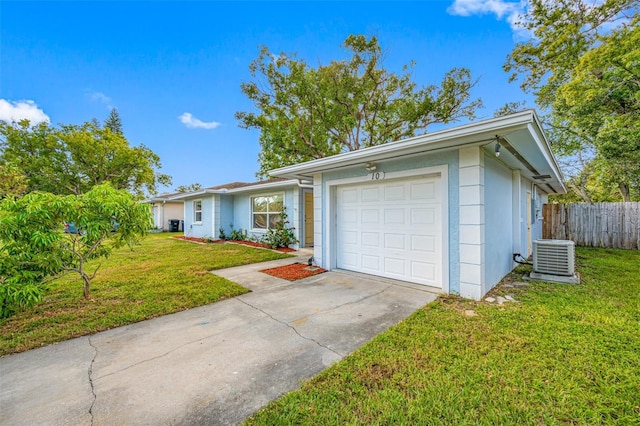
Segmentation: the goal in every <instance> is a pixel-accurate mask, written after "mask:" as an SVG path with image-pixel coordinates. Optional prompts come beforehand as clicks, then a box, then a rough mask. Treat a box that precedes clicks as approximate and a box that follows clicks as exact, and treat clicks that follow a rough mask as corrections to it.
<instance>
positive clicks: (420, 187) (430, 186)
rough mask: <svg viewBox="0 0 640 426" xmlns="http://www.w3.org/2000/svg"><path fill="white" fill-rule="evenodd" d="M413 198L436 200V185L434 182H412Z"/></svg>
mask: <svg viewBox="0 0 640 426" xmlns="http://www.w3.org/2000/svg"><path fill="white" fill-rule="evenodd" d="M410 188H411V199H412V200H435V199H436V185H435V183H434V182H421V183H411V184H410Z"/></svg>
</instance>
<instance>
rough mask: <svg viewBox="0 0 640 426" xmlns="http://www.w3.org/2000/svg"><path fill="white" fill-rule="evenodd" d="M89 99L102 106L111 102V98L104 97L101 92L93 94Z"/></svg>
mask: <svg viewBox="0 0 640 426" xmlns="http://www.w3.org/2000/svg"><path fill="white" fill-rule="evenodd" d="M91 99H92V100H94V101H98V102H101V103H103V104H105V105H106V104H109V103H110V102H111V98H110V97H108V96H107V95H105V94H104V93H102V92H94V93H92V94H91Z"/></svg>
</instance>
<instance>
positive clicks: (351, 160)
mask: <svg viewBox="0 0 640 426" xmlns="http://www.w3.org/2000/svg"><path fill="white" fill-rule="evenodd" d="M533 121H534V112H533V110H527V111H522V112H519V113H516V114H511V115H508V116H504V117H498V118H492V119H490V120H485V121H481V122H478V123H470V124H465V125H463V126H459V127H455V128H452V129H445V130H440V131H438V132H434V133H427V134H424V135H420V136H414V137H412V138H408V139H403V140H400V141H395V142H390V143H387V144H383V145H378V146H373V147H369V148H362V149H359V150H357V151H351V152H345V153H342V154H338V155H333V156H331V157H326V158H320V159H317V160H312V161H307V162H305V163H301V164H294V165H291V166H287V167H281V168H279V169H275V170H271V171H270V172H269V174H270V175H272V176H280V177H293V178H298V179H301V178H308V177H309V176H312V175H313V174H314V173H318V172H322V171H323V170H326V169H328V168H336V167H346V166H350V165H355V164H358V163H361V162H366V161H373V160H380V159H384V158H386V157H389V156H399V155H410V154H414V153H419V152H427V151H432V150H436V149H442V148H450V149H454V148H457V147H458V145H463V144H467V143H470V142H468V139H469V138H471V137H473V136H474V135H476V134H478V135H481V134H485V135H490V134H492V133H494V132H500V131H504V130H505V129H512V128H518V127H523V126H527V125H528V124H530V123H532V122H533ZM456 141H457V143H456ZM488 141H489V140H478V141H477V142H471V143H477V144H478V145H481V144H483V143H487V142H488Z"/></svg>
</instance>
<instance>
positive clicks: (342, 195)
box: [245, 110, 566, 300]
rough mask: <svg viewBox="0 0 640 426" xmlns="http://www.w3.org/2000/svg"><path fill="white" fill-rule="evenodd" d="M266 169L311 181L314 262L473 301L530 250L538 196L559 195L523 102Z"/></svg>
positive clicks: (557, 178)
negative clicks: (511, 110)
mask: <svg viewBox="0 0 640 426" xmlns="http://www.w3.org/2000/svg"><path fill="white" fill-rule="evenodd" d="M270 174H271V175H272V176H275V177H280V178H284V179H295V180H299V181H300V182H305V181H307V182H309V181H312V182H313V206H314V221H315V223H314V225H313V229H314V232H315V236H314V238H313V241H314V258H315V261H316V263H317V264H318V265H319V266H321V267H323V268H325V269H328V270H334V269H343V270H350V271H356V272H361V273H366V274H372V275H378V276H382V277H388V278H393V279H398V280H404V281H409V282H412V283H417V284H422V285H426V286H430V287H435V288H438V289H441V290H442V291H443V292H446V293H454V294H460V295H461V296H463V297H466V298H471V299H476V300H478V299H481V298H482V297H483V296H484V295H485V294H486V293H487V292H488V291H489V290H491V288H492V287H494V286H495V285H496V284H497V283H498V282H499V281H500V280H501V279H502V278H503V277H504V276H505V275H506V274H507V273H509V272H510V271H511V270H512V269H513V268H514V267H515V266H516V263H515V262H514V259H513V255H514V253H519V254H521V255H522V256H524V257H528V256H529V255H530V254H531V253H532V241H533V240H535V239H539V238H542V204H543V203H545V202H546V201H547V196H548V195H549V194H556V193H565V192H566V188H565V186H564V183H563V178H562V174H561V172H560V169H559V167H558V164H557V163H556V160H555V159H554V157H553V154H552V153H551V149H550V145H549V142H548V140H547V138H546V137H545V135H544V133H543V131H542V127H541V124H540V120H539V118H538V116H537V115H536V113H535V112H534V111H531V110H529V111H523V112H519V113H515V114H511V115H508V116H504V117H499V118H494V119H490V120H485V121H480V122H476V123H472V124H467V125H463V126H460V127H456V128H452V129H447V130H442V131H437V132H434V133H427V134H424V135H421V136H416V137H412V138H409V139H405V140H401V141H397V142H392V143H388V144H384V145H380V146H375V147H370V148H365V149H361V150H358V151H352V152H347V153H343V154H339V155H335V156H332V157H326V158H321V159H318V160H313V161H309V162H305V163H301V164H296V165H291V166H287V167H283V168H280V169H276V170H273V171H271V172H270ZM290 182H293V181H290ZM245 212H246V213H247V214H248V211H247V209H246V208H245Z"/></svg>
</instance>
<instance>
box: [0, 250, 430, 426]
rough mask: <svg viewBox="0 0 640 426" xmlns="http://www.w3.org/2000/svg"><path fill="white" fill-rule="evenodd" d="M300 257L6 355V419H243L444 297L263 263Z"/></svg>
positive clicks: (2, 383)
mask: <svg viewBox="0 0 640 426" xmlns="http://www.w3.org/2000/svg"><path fill="white" fill-rule="evenodd" d="M308 257H309V256H308V255H307V254H306V253H305V254H303V255H302V256H301V257H300V258H299V260H300V261H306V259H307V258H308ZM294 261H295V259H283V260H277V261H272V262H265V263H261V264H254V265H247V266H242V267H236V268H230V269H225V270H220V271H215V273H216V274H218V275H221V276H223V277H226V278H228V279H231V280H232V281H235V282H238V283H240V284H242V285H244V286H246V287H248V288H250V289H251V290H252V292H251V293H247V294H245V295H242V296H239V297H235V298H233V299H229V300H225V301H222V302H218V303H214V304H212V305H208V306H203V307H199V308H195V309H190V310H188V311H184V312H180V313H177V314H172V315H167V316H164V317H161V318H156V319H153V320H149V321H143V322H140V323H136V324H132V325H129V326H126V327H120V328H117V329H113V330H109V331H105V332H101V333H97V334H95V335H92V336H87V337H82V338H78V339H73V340H69V341H66V342H63V343H60V344H57V345H51V346H47V347H43V348H40V349H35V350H32V351H28V352H25V353H21V354H16V355H10V356H6V357H3V358H0V424H2V425H45V424H46V425H114V424H134V425H166V424H207V425H215V424H236V423H238V422H241V421H242V420H243V419H245V418H246V417H248V416H250V415H251V414H252V413H254V412H255V411H256V410H258V409H259V408H260V407H262V406H264V405H265V404H267V403H268V402H269V401H271V400H273V399H275V398H277V397H279V396H280V395H282V394H283V393H285V392H287V391H290V390H293V389H296V388H297V387H299V385H300V381H301V380H303V379H307V378H310V377H312V376H314V375H315V374H317V373H319V372H320V371H322V370H324V369H325V368H327V367H328V366H330V365H331V364H333V363H335V362H336V361H338V360H340V359H341V358H342V357H344V356H345V355H348V354H349V353H351V352H352V351H354V350H355V349H357V348H358V347H360V346H361V345H362V344H364V343H365V342H367V341H369V340H370V339H372V338H373V337H374V336H375V335H377V334H378V333H380V332H382V331H383V330H385V329H386V328H388V327H389V326H390V325H392V324H395V323H397V322H399V321H401V320H402V319H404V318H406V317H407V316H409V315H410V314H411V313H412V312H413V311H415V310H416V309H418V308H420V307H422V306H424V305H425V304H426V303H428V302H430V301H432V300H434V299H435V298H436V297H437V292H435V291H434V290H433V289H429V288H427V287H423V286H419V285H412V284H407V283H401V282H396V281H391V280H384V279H379V278H374V277H370V276H366V275H360V274H353V273H346V272H345V273H342V272H328V273H324V274H321V275H317V276H314V277H310V278H307V279H304V280H299V281H296V282H293V283H291V282H288V281H285V280H281V279H278V278H274V277H270V276H268V275H265V274H262V273H260V272H257V270H258V269H264V268H268V267H273V266H277V265H283V264H290V263H293V262H294Z"/></svg>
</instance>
